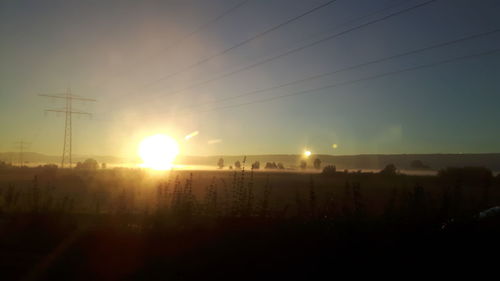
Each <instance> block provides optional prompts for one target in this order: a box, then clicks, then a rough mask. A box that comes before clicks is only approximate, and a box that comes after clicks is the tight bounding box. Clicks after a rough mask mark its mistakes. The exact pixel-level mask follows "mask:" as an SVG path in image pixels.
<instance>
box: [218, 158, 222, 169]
mask: <svg viewBox="0 0 500 281" xmlns="http://www.w3.org/2000/svg"><path fill="white" fill-rule="evenodd" d="M217 166H219V169H222V168H224V159H222V158H219V161H218V162H217Z"/></svg>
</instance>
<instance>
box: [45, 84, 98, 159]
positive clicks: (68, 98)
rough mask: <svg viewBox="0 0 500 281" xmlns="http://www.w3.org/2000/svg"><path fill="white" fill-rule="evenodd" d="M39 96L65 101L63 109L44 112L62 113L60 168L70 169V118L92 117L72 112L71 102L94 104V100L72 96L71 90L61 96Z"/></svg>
mask: <svg viewBox="0 0 500 281" xmlns="http://www.w3.org/2000/svg"><path fill="white" fill-rule="evenodd" d="M39 96H42V97H48V98H55V99H63V100H64V101H65V107H64V108H63V109H46V110H45V112H56V113H64V117H65V120H64V141H63V152H62V157H61V168H64V167H65V166H66V165H68V166H69V167H70V168H71V164H72V159H71V155H72V146H73V142H72V135H73V128H72V117H73V115H86V116H89V117H90V116H92V114H91V113H89V112H84V111H74V110H73V101H75V100H76V101H91V102H95V101H96V100H95V99H90V98H85V97H80V96H76V95H73V94H72V93H71V89H69V88H68V89H67V90H66V92H65V93H62V94H53V95H46V94H40V95H39Z"/></svg>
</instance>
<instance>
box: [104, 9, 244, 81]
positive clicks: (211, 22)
mask: <svg viewBox="0 0 500 281" xmlns="http://www.w3.org/2000/svg"><path fill="white" fill-rule="evenodd" d="M249 1H250V0H243V1H241V2H239V3H237V4H236V5H234V6H231V7H230V8H228V9H226V10H224V11H223V12H222V13H221V14H219V15H217V16H216V17H215V18H213V19H211V20H209V21H208V22H206V23H204V24H202V25H201V26H199V27H198V28H196V29H195V30H193V31H191V32H189V33H188V34H186V35H185V36H183V37H182V38H179V39H177V40H175V42H174V43H172V44H170V45H168V46H167V47H165V48H164V49H162V50H160V51H159V52H157V53H155V54H153V55H150V56H148V57H146V58H145V59H144V61H145V62H148V61H149V60H151V59H152V58H154V57H155V56H158V55H159V54H161V53H164V52H167V51H169V50H171V49H173V48H175V47H178V46H179V45H181V44H182V43H184V42H185V41H187V40H188V39H190V38H191V37H193V36H195V35H197V34H198V33H200V32H201V31H203V30H204V29H206V28H208V27H209V26H211V25H213V24H215V23H217V22H218V21H220V20H221V19H222V18H224V17H226V16H227V15H229V14H230V13H232V12H234V11H235V10H237V9H238V8H240V7H241V6H243V5H245V4H246V3H248V2H249ZM144 61H143V62H136V63H134V64H133V65H132V66H130V67H129V68H126V69H124V70H122V71H121V72H119V73H117V74H115V75H116V76H118V75H122V74H123V73H125V71H127V70H130V69H131V68H134V67H135V66H138V65H140V64H142V63H144ZM115 78H116V77H115ZM113 79H114V78H111V79H110V80H113ZM108 82H109V81H108ZM103 85H104V83H101V84H99V85H97V86H96V87H101V86H103Z"/></svg>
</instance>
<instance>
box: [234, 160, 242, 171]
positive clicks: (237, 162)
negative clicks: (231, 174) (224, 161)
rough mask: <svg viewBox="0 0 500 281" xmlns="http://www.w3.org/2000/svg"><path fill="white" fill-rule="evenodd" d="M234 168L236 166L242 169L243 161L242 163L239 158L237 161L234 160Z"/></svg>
mask: <svg viewBox="0 0 500 281" xmlns="http://www.w3.org/2000/svg"><path fill="white" fill-rule="evenodd" d="M234 168H236V169H241V163H240V161H239V160H238V161H236V162H234Z"/></svg>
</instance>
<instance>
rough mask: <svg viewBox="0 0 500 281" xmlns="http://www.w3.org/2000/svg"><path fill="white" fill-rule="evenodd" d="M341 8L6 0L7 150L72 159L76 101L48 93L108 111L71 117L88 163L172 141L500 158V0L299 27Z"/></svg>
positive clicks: (197, 149) (2, 5)
mask: <svg viewBox="0 0 500 281" xmlns="http://www.w3.org/2000/svg"><path fill="white" fill-rule="evenodd" d="M327 2H328V1H327V0H321V1H320V0H314V1H313V0H309V1H306V0H248V1H244V0H211V1H208V0H205V1H204V0H172V1H165V0H164V1H159V0H158V1H150V0H146V1H112V0H109V1H97V0H95V1H91V0H88V1H71V0H64V1H63V0H60V1H50V0H48V1H36V0H32V1H25V0H19V1H1V2H0V132H1V134H0V152H2V151H3V152H7V151H15V146H14V142H16V141H21V140H22V141H26V142H29V143H31V145H30V147H29V149H28V150H30V151H35V152H40V153H45V154H51V155H58V154H60V153H61V152H62V144H63V135H64V115H63V114H56V113H53V112H52V113H50V112H44V110H45V109H62V108H64V103H63V102H62V101H61V100H58V99H51V98H44V97H41V96H38V94H60V93H64V92H65V91H67V89H71V93H72V94H74V95H79V96H82V97H87V98H92V99H96V100H97V101H96V102H83V101H74V103H73V110H75V111H77V110H78V111H84V112H90V113H92V116H91V118H89V117H85V116H77V115H74V116H73V124H72V125H73V153H74V154H80V155H82V154H83V155H114V156H123V157H128V156H133V155H135V154H136V153H137V147H138V143H139V142H140V141H141V139H143V138H144V137H146V136H148V135H154V134H158V133H163V134H167V135H170V136H172V137H173V138H175V139H177V140H178V142H179V144H180V147H181V153H182V154H188V155H213V154H217V155H219V154H222V155H241V154H246V155H250V154H297V153H301V152H302V151H303V150H304V149H308V150H311V151H312V152H313V153H317V154H333V155H349V154H401V153H408V154H410V153H490V152H500V141H499V139H500V122H499V121H500V110H498V105H499V104H500V82H499V77H500V52H497V49H499V48H500V32H495V30H496V29H499V28H500V16H498V15H499V14H498V11H499V10H500V3H499V2H498V1H496V0H438V1H431V2H430V3H427V2H428V1H427V0H377V1H373V0H337V1H334V2H333V3H331V4H328V5H326V6H324V7H322V8H318V9H316V10H314V11H312V12H310V13H308V14H306V15H304V16H302V17H299V18H298V19H296V20H292V19H294V18H297V17H298V16H299V15H302V14H304V13H306V12H307V11H309V10H312V9H314V7H318V6H321V5H323V4H325V3H327ZM411 7H415V8H411ZM398 11H404V12H401V13H398ZM393 14H394V15H393ZM391 15H393V16H391ZM275 27H276V28H275ZM266 31H267V32H266ZM487 32H489V33H488V34H485V35H484V33H487ZM479 34H483V35H481V36H479ZM474 35H478V36H476V37H473V36H474ZM256 36H257V37H256ZM329 37H331V38H330V39H327V38H329ZM469 37H473V38H471V39H468V40H465V39H464V40H462V41H460V40H459V42H456V43H453V44H452V43H450V44H447V45H446V44H445V43H446V42H451V41H454V40H457V39H460V38H469ZM249 38H254V39H252V40H249ZM315 42H316V43H315ZM439 44H445V45H444V46H442V47H435V48H430V49H426V50H422V51H418V52H414V53H412V54H410V55H400V54H404V53H408V52H411V51H415V50H421V49H425V48H427V47H430V46H436V45H439ZM398 55H400V56H398ZM392 56H396V57H395V58H393V59H388V58H389V57H392ZM375 62H376V63H375ZM328 73H333V74H331V75H327V74H328ZM315 76H318V78H317V79H312V78H311V79H308V80H305V79H307V78H310V77H315ZM303 80H304V81H303ZM301 81H302V82H301ZM285 84H286V85H285ZM280 85H284V86H280ZM278 86H279V87H278ZM266 89H270V90H268V91H265V90H266ZM193 132H198V134H197V135H196V136H194V137H192V138H190V139H189V140H185V138H184V137H185V136H186V135H188V134H191V133H193Z"/></svg>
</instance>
